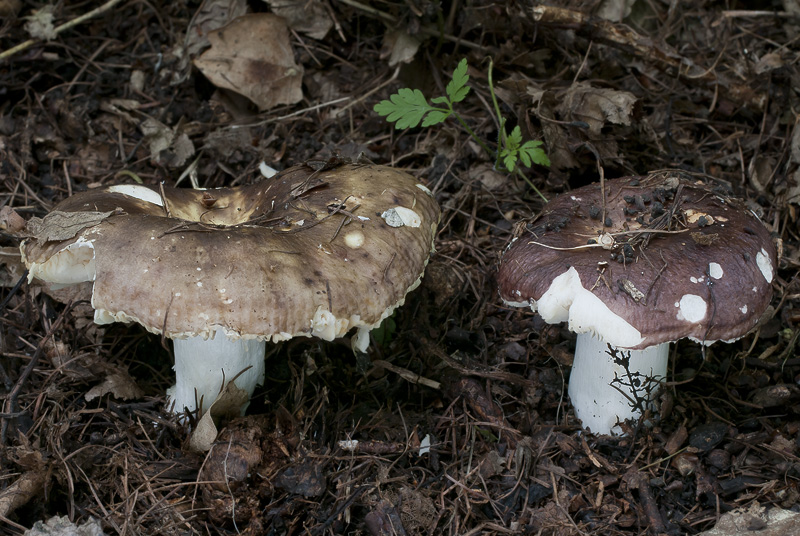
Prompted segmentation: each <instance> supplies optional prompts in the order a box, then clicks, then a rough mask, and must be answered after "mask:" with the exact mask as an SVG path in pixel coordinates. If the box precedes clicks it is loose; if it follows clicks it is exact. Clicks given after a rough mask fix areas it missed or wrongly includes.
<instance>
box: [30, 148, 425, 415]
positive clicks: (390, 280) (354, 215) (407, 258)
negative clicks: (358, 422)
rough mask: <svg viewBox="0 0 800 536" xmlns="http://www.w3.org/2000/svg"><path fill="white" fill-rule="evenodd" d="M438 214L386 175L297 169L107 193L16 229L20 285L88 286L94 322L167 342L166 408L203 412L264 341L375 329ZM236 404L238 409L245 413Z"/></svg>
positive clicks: (242, 374)
mask: <svg viewBox="0 0 800 536" xmlns="http://www.w3.org/2000/svg"><path fill="white" fill-rule="evenodd" d="M438 221H439V208H438V205H437V203H436V201H435V200H434V198H433V196H432V194H431V192H430V191H429V190H428V189H427V188H425V187H424V186H423V185H422V184H420V183H419V182H418V181H417V180H416V179H415V178H414V177H412V176H411V175H408V174H407V173H403V172H401V171H398V170H394V169H391V168H388V167H383V166H376V165H355V164H344V165H339V164H338V163H333V164H331V163H328V164H327V165H324V166H322V167H320V168H319V169H317V170H314V169H312V168H311V167H308V166H306V165H300V166H296V167H293V168H290V169H287V170H286V171H284V172H282V173H280V174H278V175H276V176H275V177H273V178H271V179H268V180H264V181H261V182H257V183H255V184H252V185H249V186H242V187H237V188H219V189H209V190H199V189H198V190H190V189H179V188H170V187H165V186H162V187H151V186H143V185H117V186H106V187H102V188H98V189H94V190H89V191H86V192H82V193H78V194H75V195H73V196H72V197H69V198H67V199H65V200H64V201H62V202H61V203H60V204H59V205H57V206H56V207H55V208H54V210H53V211H52V212H51V213H50V214H48V215H47V216H46V217H45V218H44V219H43V220H34V221H31V222H30V223H29V225H28V230H29V232H30V233H31V234H32V235H33V236H32V238H30V239H28V240H25V241H24V242H23V243H22V245H21V251H22V257H23V260H24V262H25V264H26V266H27V267H28V270H29V279H30V280H33V279H39V280H42V281H45V282H49V283H51V284H56V285H71V284H77V283H81V282H85V281H90V282H93V284H92V297H91V303H92V306H93V308H94V309H95V313H94V320H95V322H96V323H98V324H106V323H110V322H138V323H139V324H141V325H142V326H144V327H145V329H147V330H148V331H150V332H152V333H156V334H163V335H164V336H166V337H168V338H171V339H173V341H174V350H175V352H174V353H175V374H176V385H175V386H174V387H173V388H171V389H170V390H169V391H168V395H169V397H170V399H171V401H172V402H174V408H175V409H176V410H178V411H182V410H183V409H184V408H186V409H188V410H189V411H194V410H195V409H199V410H200V413H202V411H203V410H205V409H208V407H209V406H210V404H211V403H212V402H213V401H214V400H215V399H216V397H217V395H218V393H219V392H220V390H221V388H222V387H224V384H225V383H227V382H228V381H229V380H231V379H232V378H234V377H235V378H236V379H235V385H236V386H237V387H239V388H240V389H242V390H244V391H246V393H247V396H246V399H247V400H249V397H250V396H251V395H252V393H253V390H254V389H255V386H256V385H257V384H260V383H262V382H263V379H264V352H265V343H266V342H267V341H272V342H276V341H285V340H287V339H291V338H292V337H296V336H305V337H312V336H313V337H319V338H320V339H323V340H326V341H331V340H333V339H334V338H337V337H342V336H344V335H345V334H347V333H348V332H349V331H350V330H352V329H355V330H356V331H355V336H354V338H353V346H354V348H356V349H359V350H361V351H365V350H366V348H367V345H368V342H369V330H371V329H373V328H375V327H377V326H378V325H379V324H380V323H381V321H383V320H384V319H385V318H386V317H388V316H389V315H390V314H392V312H393V311H394V309H395V308H396V307H399V306H400V305H402V304H403V302H404V300H405V296H406V294H407V293H408V292H410V291H411V290H413V289H414V288H416V287H417V285H419V283H420V280H421V278H422V274H423V271H424V269H425V265H426V264H427V261H428V258H429V256H430V253H431V252H432V250H433V238H434V235H435V233H436V227H437V225H438ZM245 407H246V405H245V406H243V407H242V412H244V409H245Z"/></svg>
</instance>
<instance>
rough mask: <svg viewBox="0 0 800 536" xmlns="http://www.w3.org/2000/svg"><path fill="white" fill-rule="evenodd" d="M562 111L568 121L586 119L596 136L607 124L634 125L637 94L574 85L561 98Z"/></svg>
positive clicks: (584, 84)
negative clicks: (632, 116)
mask: <svg viewBox="0 0 800 536" xmlns="http://www.w3.org/2000/svg"><path fill="white" fill-rule="evenodd" d="M560 101H561V104H560V105H559V106H558V109H557V110H558V112H560V114H561V115H562V117H564V118H565V119H566V120H568V121H583V122H585V123H587V124H588V125H589V132H591V133H592V134H595V135H599V134H600V130H601V129H602V128H603V126H604V125H605V124H606V123H614V124H615V125H630V124H631V115H632V114H633V106H634V104H636V96H634V95H633V93H629V92H627V91H619V90H616V89H606V88H597V87H592V86H591V85H589V84H587V83H585V82H578V83H576V84H573V85H571V86H570V87H569V89H567V91H566V92H564V94H563V96H562V97H561V99H560Z"/></svg>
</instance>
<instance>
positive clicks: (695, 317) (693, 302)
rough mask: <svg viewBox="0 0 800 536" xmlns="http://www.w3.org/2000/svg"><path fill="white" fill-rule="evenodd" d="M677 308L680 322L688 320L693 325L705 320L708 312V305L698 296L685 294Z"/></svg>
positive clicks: (676, 305)
mask: <svg viewBox="0 0 800 536" xmlns="http://www.w3.org/2000/svg"><path fill="white" fill-rule="evenodd" d="M675 307H677V308H678V320H686V321H687V322H691V323H692V324H696V323H697V322H700V321H701V320H703V319H704V318H705V317H706V312H707V311H708V304H707V303H706V301H705V300H704V299H703V298H701V297H700V296H698V295H697V294H684V295H683V296H681V301H680V302H677V303H676V304H675Z"/></svg>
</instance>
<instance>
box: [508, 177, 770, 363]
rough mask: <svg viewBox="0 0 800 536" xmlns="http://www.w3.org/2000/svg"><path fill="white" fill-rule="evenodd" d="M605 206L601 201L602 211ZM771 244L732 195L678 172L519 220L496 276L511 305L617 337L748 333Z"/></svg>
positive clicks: (623, 182)
mask: <svg viewBox="0 0 800 536" xmlns="http://www.w3.org/2000/svg"><path fill="white" fill-rule="evenodd" d="M604 208H605V210H604ZM776 261H777V259H776V250H775V247H774V245H773V243H772V240H771V238H770V235H769V232H768V231H767V229H766V228H765V226H764V225H763V224H762V223H761V221H760V220H759V219H758V218H757V217H756V216H755V215H754V214H753V213H752V211H750V210H748V209H747V208H745V207H744V206H743V205H742V204H741V203H740V202H738V201H736V200H733V199H731V198H728V197H726V196H723V195H720V194H717V193H714V192H712V191H711V190H709V189H707V188H706V187H703V186H699V185H696V184H691V183H689V182H688V181H686V180H683V179H679V177H678V175H677V174H675V173H657V174H651V175H649V176H646V177H623V178H619V179H613V180H607V181H605V200H604V199H603V195H602V192H601V188H600V184H599V183H596V184H591V185H588V186H585V187H582V188H578V189H576V190H573V191H572V192H570V193H566V194H563V195H561V196H559V197H558V198H556V199H554V200H553V201H551V202H550V203H548V204H547V205H546V206H545V209H544V211H543V212H542V213H541V214H540V215H539V216H538V217H536V218H535V219H533V220H532V221H530V222H528V223H527V224H525V225H524V226H520V227H519V231H518V235H517V236H516V238H515V239H514V241H513V243H512V244H511V245H510V246H509V247H508V249H507V250H506V251H505V253H504V254H503V258H502V262H501V265H500V269H499V274H498V281H499V286H500V295H501V297H502V299H503V300H504V301H506V302H507V303H509V304H513V305H517V306H522V305H530V306H532V307H533V309H534V310H539V312H540V314H541V315H542V317H543V318H544V320H545V321H547V322H550V323H558V322H562V321H568V322H569V325H570V329H572V330H573V331H575V332H578V333H586V332H591V333H593V334H595V335H596V336H598V337H599V338H601V339H602V340H605V341H607V342H609V343H610V344H612V345H614V346H618V347H621V348H629V349H642V348H647V347H650V346H654V345H657V344H660V343H664V342H671V341H675V340H678V339H681V338H683V337H690V338H692V339H695V340H698V341H703V342H706V343H710V342H713V341H717V340H723V341H729V340H734V339H737V338H739V337H742V336H743V335H745V334H746V333H747V332H748V331H750V330H751V329H752V328H753V327H755V325H756V324H757V322H758V320H759V318H760V316H761V314H762V313H763V312H764V311H765V310H766V309H767V307H768V305H769V302H770V298H771V296H772V281H773V279H774V276H775V267H776Z"/></svg>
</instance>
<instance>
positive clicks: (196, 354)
mask: <svg viewBox="0 0 800 536" xmlns="http://www.w3.org/2000/svg"><path fill="white" fill-rule="evenodd" d="M173 342H174V348H175V366H174V367H173V368H174V369H175V378H176V383H175V385H174V386H173V387H170V388H169V389H168V390H167V395H168V397H169V402H168V404H167V406H168V407H169V406H172V404H173V402H174V408H173V411H175V412H176V413H182V412H183V411H184V408H187V409H188V410H189V411H190V412H192V411H194V410H195V409H197V407H198V405H200V407H201V411H200V412H199V415H202V414H203V413H204V412H205V411H207V410H208V408H209V407H210V406H211V404H213V403H214V401H215V400H216V399H217V396H218V395H219V394H220V392H221V390H222V388H223V387H225V384H227V383H228V382H230V381H231V379H232V378H234V377H236V379H235V381H234V384H235V385H236V386H237V387H238V388H239V389H242V390H243V391H245V392H247V395H248V396H247V397H248V400H249V398H250V396H252V395H253V391H255V388H256V385H260V384H263V383H264V355H265V352H266V343H265V342H264V341H258V340H253V339H250V340H244V339H237V340H232V339H229V338H228V337H226V336H225V334H223V333H219V332H218V333H217V334H216V336H215V337H213V338H208V339H203V338H202V337H190V338H188V339H175V340H174V341H173ZM248 367H249V368H248ZM245 369H246V370H245ZM242 371H244V372H242ZM240 373H241V374H240ZM237 375H238V376H237ZM248 405H249V402H248V403H246V404H244V405H243V406H242V408H241V412H242V415H244V412H245V410H246V409H247V406H248Z"/></svg>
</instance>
